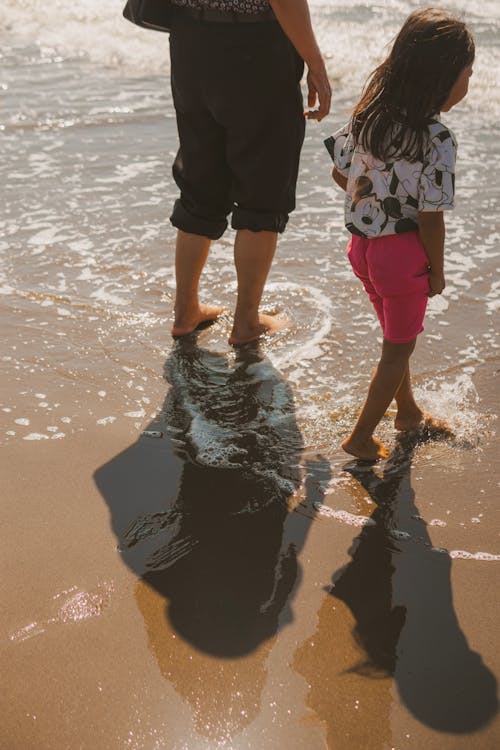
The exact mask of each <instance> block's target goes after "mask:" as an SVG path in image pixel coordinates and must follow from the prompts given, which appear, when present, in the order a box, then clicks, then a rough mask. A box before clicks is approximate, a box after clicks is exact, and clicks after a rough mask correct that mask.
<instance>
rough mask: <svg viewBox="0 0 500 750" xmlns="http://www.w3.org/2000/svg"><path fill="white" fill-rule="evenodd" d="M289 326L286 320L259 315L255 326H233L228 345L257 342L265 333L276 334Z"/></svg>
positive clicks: (273, 316)
mask: <svg viewBox="0 0 500 750" xmlns="http://www.w3.org/2000/svg"><path fill="white" fill-rule="evenodd" d="M289 324H290V321H289V320H288V318H278V317H276V316H275V315H264V314H263V313H259V322H258V324H257V325H256V326H250V325H235V326H234V327H233V330H232V331H231V335H230V337H229V343H230V344H232V345H233V346H241V345H242V344H251V343H252V342H253V341H257V339H258V338H260V336H262V335H263V334H265V333H270V334H273V333H277V332H278V331H281V330H283V328H286V327H287V326H288V325H289Z"/></svg>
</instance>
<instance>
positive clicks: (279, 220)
mask: <svg viewBox="0 0 500 750" xmlns="http://www.w3.org/2000/svg"><path fill="white" fill-rule="evenodd" d="M287 222H288V214H277V213H264V212H261V211H248V210H246V209H244V208H240V207H239V206H235V208H234V209H233V215H232V218H231V226H232V228H233V229H249V230H250V231H251V232H279V233H280V234H281V233H282V232H284V231H285V227H286V225H287Z"/></svg>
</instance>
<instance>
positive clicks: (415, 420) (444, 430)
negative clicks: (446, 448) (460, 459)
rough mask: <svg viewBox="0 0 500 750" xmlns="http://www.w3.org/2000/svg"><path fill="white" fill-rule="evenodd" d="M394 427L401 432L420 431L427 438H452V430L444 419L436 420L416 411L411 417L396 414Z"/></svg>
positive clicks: (429, 415)
mask: <svg viewBox="0 0 500 750" xmlns="http://www.w3.org/2000/svg"><path fill="white" fill-rule="evenodd" d="M394 427H395V428H396V430H400V431H401V432H412V431H416V430H418V431H420V432H422V433H425V434H426V435H427V436H428V437H435V438H436V437H453V430H452V429H451V428H450V425H449V424H448V422H446V421H445V420H444V419H437V418H436V417H433V416H432V415H431V414H424V412H423V411H421V410H420V409H418V413H417V411H416V412H415V413H414V414H413V415H407V414H405V415H404V416H400V414H399V413H398V414H396V418H395V420H394Z"/></svg>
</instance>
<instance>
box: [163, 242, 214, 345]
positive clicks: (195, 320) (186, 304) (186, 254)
mask: <svg viewBox="0 0 500 750" xmlns="http://www.w3.org/2000/svg"><path fill="white" fill-rule="evenodd" d="M209 250H210V240H209V239H208V237H202V236H200V235H199V234H189V233H188V232H183V231H181V230H179V231H178V232H177V242H176V246H175V283H176V292H175V304H174V324H173V326H172V329H171V333H172V336H184V335H185V334H187V333H192V331H194V330H195V329H196V328H197V327H198V326H199V325H200V323H206V322H209V321H212V320H215V319H216V318H217V317H218V316H219V315H220V314H221V312H223V311H224V310H225V309H226V308H224V307H215V306H213V305H204V304H200V302H199V300H198V285H199V281H200V276H201V272H202V270H203V266H204V265H205V261H206V259H207V256H208V251H209Z"/></svg>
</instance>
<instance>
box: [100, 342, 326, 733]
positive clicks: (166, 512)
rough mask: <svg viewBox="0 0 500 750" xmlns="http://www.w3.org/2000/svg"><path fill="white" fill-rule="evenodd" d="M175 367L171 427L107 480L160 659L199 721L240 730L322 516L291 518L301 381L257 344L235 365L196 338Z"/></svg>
mask: <svg viewBox="0 0 500 750" xmlns="http://www.w3.org/2000/svg"><path fill="white" fill-rule="evenodd" d="M165 377H166V380H167V381H168V382H169V384H170V388H169V391H168V394H167V397H166V400H165V403H164V405H163V408H162V410H161V412H160V414H159V415H158V417H157V418H156V419H155V420H154V422H153V423H152V424H151V425H150V426H149V427H148V430H149V431H155V432H156V433H158V436H156V437H147V436H145V435H144V434H143V436H141V437H140V438H139V439H138V440H137V442H136V443H134V444H133V445H131V446H130V447H129V448H127V449H126V450H125V451H124V452H122V453H121V454H119V455H118V456H116V457H115V458H114V459H113V460H112V461H110V462H109V463H107V464H106V465H105V466H102V467H101V468H100V469H98V470H97V471H96V473H95V481H96V483H97V486H98V488H99V490H100V492H101V493H102V495H103V497H104V498H105V500H106V503H107V504H108V506H109V509H110V513H111V523H112V527H113V530H114V532H115V534H116V537H117V539H118V542H119V548H120V550H121V553H122V555H123V559H124V561H125V562H126V564H127V565H128V566H129V567H130V568H131V569H132V570H133V571H134V572H135V573H137V575H138V576H140V580H139V582H138V583H137V585H136V600H137V603H138V606H139V609H140V611H141V613H142V614H143V616H144V620H145V623H146V629H147V632H148V639H149V645H150V648H151V650H152V652H153V653H154V655H155V657H156V659H157V661H158V664H159V667H160V670H161V671H162V673H163V674H164V676H165V677H166V678H167V679H168V680H169V681H170V682H171V683H172V684H173V685H174V687H175V688H176V690H177V692H178V693H180V694H181V695H182V696H183V698H185V699H187V700H188V701H189V703H190V704H191V706H192V709H193V715H194V720H195V724H196V728H197V730H198V731H199V732H200V733H202V734H205V735H207V736H209V737H211V738H213V739H228V738H230V737H231V736H232V735H233V734H234V733H235V732H237V731H241V729H242V728H243V727H244V726H246V725H247V724H249V723H250V722H251V721H252V720H253V718H255V716H256V715H257V713H258V710H259V705H260V693H261V691H262V689H263V685H264V683H265V675H266V670H265V661H266V658H267V656H268V653H269V651H270V649H271V646H272V639H273V638H274V636H275V634H276V632H277V631H278V629H279V628H280V627H282V626H283V625H285V624H286V623H287V622H290V621H291V620H292V610H291V601H292V598H293V590H294V588H295V587H296V585H297V582H298V579H299V571H300V568H299V565H298V554H299V552H300V550H301V547H302V546H303V544H304V542H305V539H306V536H307V533H308V529H309V526H310V523H311V518H307V517H305V516H301V517H300V523H292V524H290V525H286V524H285V522H286V520H287V518H288V517H289V516H292V517H295V516H296V514H290V512H289V499H290V496H291V495H292V494H293V493H294V491H295V490H296V489H297V488H298V487H299V485H300V483H301V469H300V459H301V454H302V449H303V443H302V437H301V434H300V432H299V429H298V427H297V423H296V419H295V411H294V402H293V397H292V392H291V389H290V387H289V386H288V384H287V383H286V381H285V380H284V379H283V377H282V376H281V375H280V373H279V372H278V371H277V370H276V369H275V368H274V367H273V366H272V364H271V363H270V361H269V360H268V359H266V358H265V357H264V356H263V355H262V354H261V352H260V351H259V349H258V347H256V346H248V347H244V348H242V349H241V350H240V352H239V353H238V354H237V356H236V360H235V361H234V363H229V361H228V359H227V357H225V356H221V355H219V354H215V353H211V352H209V351H207V350H204V349H203V348H200V347H199V346H198V345H197V343H196V336H192V337H187V338H184V339H182V340H179V341H177V342H176V343H175V344H174V346H173V349H172V351H171V353H170V355H169V357H168V359H167V362H166V364H165ZM146 434H147V433H146ZM160 434H161V437H160ZM307 471H308V474H309V479H308V482H307V483H306V488H308V492H309V501H310V505H311V506H312V503H313V502H314V501H315V500H317V499H318V498H319V495H316V496H315V493H316V492H318V490H317V487H319V483H320V482H321V481H323V480H324V478H325V477H326V478H328V476H329V467H328V464H327V463H326V461H324V460H322V459H318V460H316V461H312V462H309V463H308V466H307ZM315 477H317V482H315ZM285 526H286V528H285ZM288 527H289V528H288ZM214 657H215V658H214Z"/></svg>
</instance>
